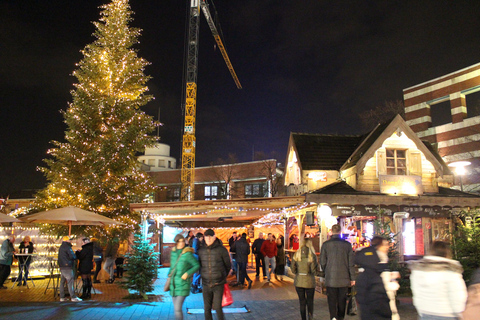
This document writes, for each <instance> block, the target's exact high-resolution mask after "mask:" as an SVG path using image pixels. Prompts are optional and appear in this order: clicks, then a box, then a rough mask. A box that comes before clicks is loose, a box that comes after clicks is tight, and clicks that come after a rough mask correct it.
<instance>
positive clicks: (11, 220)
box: [0, 213, 21, 223]
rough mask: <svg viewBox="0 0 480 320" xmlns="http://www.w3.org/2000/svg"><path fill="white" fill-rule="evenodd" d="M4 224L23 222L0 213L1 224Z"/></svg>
mask: <svg viewBox="0 0 480 320" xmlns="http://www.w3.org/2000/svg"><path fill="white" fill-rule="evenodd" d="M4 222H21V221H20V220H18V219H15V218H14V217H10V216H8V215H6V214H3V213H0V223H4Z"/></svg>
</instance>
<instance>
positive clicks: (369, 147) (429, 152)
mask: <svg viewBox="0 0 480 320" xmlns="http://www.w3.org/2000/svg"><path fill="white" fill-rule="evenodd" d="M397 130H400V131H401V132H403V133H404V134H405V135H406V136H407V137H408V138H409V139H410V140H412V141H413V142H414V143H415V145H416V147H417V148H418V150H420V151H421V152H422V153H423V155H424V156H425V158H427V160H428V161H430V162H431V163H432V165H433V166H434V167H435V169H436V170H437V172H438V173H439V174H440V176H443V175H444V174H449V173H450V170H448V168H447V166H446V165H445V162H444V161H443V160H442V159H441V157H440V156H438V155H435V153H436V152H435V151H433V149H429V148H428V147H427V146H426V145H425V144H424V143H423V141H422V140H420V138H419V137H418V136H417V134H416V133H415V132H413V130H412V129H411V128H410V127H409V126H408V125H407V123H406V122H405V120H403V118H402V117H401V116H400V115H397V116H395V117H394V118H393V119H392V120H390V121H388V122H385V123H383V124H379V125H378V126H377V127H376V128H375V129H373V131H372V132H371V133H370V135H369V136H368V137H367V138H366V139H365V141H364V142H362V144H361V145H360V146H359V147H358V149H357V150H355V152H354V154H353V155H352V158H351V160H350V162H348V161H347V163H345V164H344V165H343V167H342V168H341V169H342V170H345V169H348V168H350V167H353V166H357V172H360V171H361V170H363V168H364V167H365V164H366V163H367V161H368V160H369V159H370V158H371V157H373V155H374V154H375V152H376V151H377V150H378V149H379V148H380V147H381V146H382V144H383V142H384V141H385V140H386V139H387V138H388V137H390V136H391V135H392V134H393V133H394V132H395V131H397ZM445 168H447V172H445Z"/></svg>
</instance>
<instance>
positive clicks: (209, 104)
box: [0, 0, 480, 195]
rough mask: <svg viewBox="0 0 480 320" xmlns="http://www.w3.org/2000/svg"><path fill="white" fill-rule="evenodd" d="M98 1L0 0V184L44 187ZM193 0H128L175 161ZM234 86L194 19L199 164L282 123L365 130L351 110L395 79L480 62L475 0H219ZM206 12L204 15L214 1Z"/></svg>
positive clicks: (242, 152)
mask: <svg viewBox="0 0 480 320" xmlns="http://www.w3.org/2000/svg"><path fill="white" fill-rule="evenodd" d="M103 3H105V1H98V0H68V1H53V0H41V1H40V0H0V110H1V113H0V115H1V121H2V123H1V125H0V145H1V148H2V149H1V150H2V151H1V156H0V170H1V171H0V172H1V175H0V195H6V194H8V193H13V192H15V191H18V190H21V189H35V188H42V187H43V186H44V185H45V180H44V178H43V176H42V174H41V173H39V172H37V171H36V167H37V166H41V165H42V164H43V162H42V159H43V158H45V156H46V151H47V149H48V148H50V147H51V146H52V145H51V144H50V141H51V140H59V141H63V136H64V131H65V129H66V127H65V125H64V123H63V118H62V116H61V114H60V112H59V110H62V109H63V110H65V109H66V108H67V103H68V102H70V101H71V95H70V90H72V88H73V85H72V84H73V83H74V81H75V79H74V77H72V76H71V74H72V72H73V70H74V69H75V63H77V62H79V61H80V60H81V59H82V55H81V53H80V50H82V49H83V48H84V47H85V45H86V44H88V43H91V42H93V41H94V37H93V36H92V33H93V32H94V26H93V24H92V23H91V22H92V21H97V20H98V18H99V13H100V10H99V9H98V7H99V6H100V5H101V4H103ZM189 3H190V1H189V0H162V1H153V0H131V1H130V5H131V7H132V10H133V11H134V12H135V15H134V21H133V22H132V23H131V26H134V27H139V28H141V29H143V32H142V36H141V37H140V42H141V43H140V44H139V45H137V46H136V48H137V49H138V50H139V56H140V57H143V58H145V59H147V60H148V61H149V62H151V65H150V66H149V67H148V68H147V70H146V74H148V75H151V76H152V77H153V79H152V80H151V81H150V82H149V83H148V86H149V88H150V93H152V94H153V95H154V96H155V100H154V101H153V102H151V103H149V104H148V105H147V106H145V107H144V108H143V109H144V110H145V111H146V112H147V113H148V114H150V115H152V116H155V118H156V117H157V114H158V110H159V108H160V110H161V119H160V120H161V122H163V123H164V124H165V125H164V126H163V127H162V128H161V129H160V136H161V142H163V143H167V144H169V145H170V146H171V148H172V152H171V154H172V156H174V157H176V158H177V159H179V157H180V147H181V135H182V132H181V128H182V125H183V124H182V121H183V120H182V111H181V104H182V96H183V92H182V91H183V90H182V88H183V80H182V79H183V56H184V43H185V38H186V32H185V30H186V28H185V26H186V19H187V4H189ZM215 5H216V8H217V12H218V15H219V19H220V23H221V27H222V30H223V35H224V41H225V45H226V48H227V51H228V53H229V56H230V59H231V61H232V64H233V66H234V68H235V70H236V72H237V75H238V78H239V79H240V82H241V83H242V86H243V89H242V90H238V89H236V86H235V83H234V82H233V80H232V79H231V77H230V73H229V72H228V69H227V67H226V66H225V63H224V61H223V59H222V57H221V53H220V51H219V50H218V49H215V45H214V44H215V41H214V39H213V37H212V35H211V32H210V29H209V28H208V26H207V24H206V22H205V19H204V18H203V17H202V20H201V26H200V28H201V31H200V50H199V71H198V97H197V129H196V136H197V155H196V159H197V166H205V165H209V164H210V163H211V162H212V161H214V160H216V159H217V158H219V157H221V158H227V157H228V154H229V153H234V154H236V155H237V157H238V159H239V160H240V161H249V160H251V159H252V151H253V150H255V151H263V152H264V153H266V154H272V153H273V152H276V153H277V154H279V155H280V159H279V160H280V161H281V162H284V157H285V153H286V149H287V144H288V138H289V133H290V132H291V131H293V132H310V133H337V134H358V133H364V131H365V129H364V128H362V126H361V123H360V120H359V118H358V115H359V114H360V113H361V112H362V111H364V110H368V109H371V108H374V107H376V106H378V105H382V104H383V103H384V101H385V100H397V99H402V97H403V95H402V89H404V88H407V87H410V86H413V85H416V84H419V83H421V82H424V81H427V80H430V79H433V78H436V77H439V76H441V75H444V74H447V73H450V72H453V71H455V70H458V69H461V68H465V67H467V66H470V65H472V64H475V63H478V62H480V32H479V30H480V1H478V0H477V1H460V0H458V1H451V0H450V1H442V0H433V1H427V0H422V1H418V0H417V1H384V0H379V1H352V0H340V1H318V0H315V1H314V0H306V1H305V0H304V1H298V0H297V1H291V0H269V1H268V0H255V1H252V0H244V1H221V0H216V2H215ZM211 11H213V8H211ZM212 14H213V12H212Z"/></svg>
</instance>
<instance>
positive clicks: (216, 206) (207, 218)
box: [130, 196, 309, 228]
mask: <svg viewBox="0 0 480 320" xmlns="http://www.w3.org/2000/svg"><path fill="white" fill-rule="evenodd" d="M308 206H309V204H308V203H306V202H305V196H296V197H275V198H252V199H233V200H202V201H198V200H197V201H185V202H154V203H132V204H131V205H130V210H132V211H136V212H145V213H148V214H150V215H151V216H153V217H154V218H158V219H163V220H164V221H165V223H166V224H173V225H177V226H182V227H192V228H193V227H210V228H214V227H243V226H245V225H250V224H252V223H254V222H255V221H257V220H258V219H260V218H261V217H263V216H265V215H267V214H270V213H281V212H285V213H288V212H291V211H298V210H304V209H305V208H306V207H308Z"/></svg>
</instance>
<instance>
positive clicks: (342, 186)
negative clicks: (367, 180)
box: [310, 181, 480, 198]
mask: <svg viewBox="0 0 480 320" xmlns="http://www.w3.org/2000/svg"><path fill="white" fill-rule="evenodd" d="M310 194H337V195H342V194H343V195H382V194H381V193H379V192H368V191H358V190H355V189H354V188H352V187H351V186H350V185H348V184H347V183H346V182H345V181H337V182H334V183H332V184H329V185H328V186H325V187H323V188H320V189H318V190H315V191H312V192H310ZM422 197H466V198H480V195H477V194H473V193H467V192H462V191H460V190H455V189H449V188H444V187H438V193H424V194H423V195H422Z"/></svg>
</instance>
